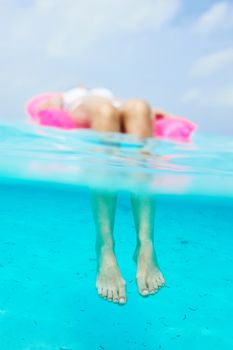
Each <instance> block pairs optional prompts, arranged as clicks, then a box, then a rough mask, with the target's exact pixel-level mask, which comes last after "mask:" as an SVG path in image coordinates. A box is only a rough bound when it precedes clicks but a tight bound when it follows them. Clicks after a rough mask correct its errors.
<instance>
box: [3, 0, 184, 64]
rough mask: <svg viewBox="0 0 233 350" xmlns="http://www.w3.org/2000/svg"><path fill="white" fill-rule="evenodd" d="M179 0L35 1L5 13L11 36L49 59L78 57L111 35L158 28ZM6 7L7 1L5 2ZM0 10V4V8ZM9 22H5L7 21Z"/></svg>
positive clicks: (6, 7) (174, 12)
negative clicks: (39, 51)
mask: <svg viewBox="0 0 233 350" xmlns="http://www.w3.org/2000/svg"><path fill="white" fill-rule="evenodd" d="M180 2H181V0H111V1H109V0H98V1H94V0H66V1H64V0H36V1H35V2H34V3H33V5H32V4H31V5H30V6H23V7H18V8H17V9H16V10H15V9H14V8H12V4H11V5H7V2H6V1H4V10H5V12H6V10H8V16H7V17H8V24H6V25H7V26H8V27H9V26H10V27H11V28H12V30H11V35H12V37H14V39H17V40H18V41H19V42H21V44H22V45H24V43H25V44H27V45H28V46H29V43H30V44H31V46H32V47H36V46H37V47H38V48H41V51H42V52H44V53H45V54H48V55H50V56H52V57H64V56H70V55H79V54H80V53H81V52H83V51H85V50H86V49H89V48H90V47H91V46H92V45H95V44H96V43H98V41H101V40H102V39H105V38H108V37H110V36H111V34H119V33H121V34H122V33H123V34H125V35H127V34H128V33H132V32H135V31H136V32H137V31H139V30H140V31H141V30H147V29H155V30H156V29H159V28H160V27H161V26H163V25H164V24H165V23H167V22H169V21H170V20H172V19H173V18H174V17H175V15H176V14H177V12H178V10H179V7H180ZM9 4H10V2H9ZM0 11H1V5H0ZM1 13H4V11H1ZM10 18H11V19H12V20H11V21H10V22H11V23H9V19H10Z"/></svg>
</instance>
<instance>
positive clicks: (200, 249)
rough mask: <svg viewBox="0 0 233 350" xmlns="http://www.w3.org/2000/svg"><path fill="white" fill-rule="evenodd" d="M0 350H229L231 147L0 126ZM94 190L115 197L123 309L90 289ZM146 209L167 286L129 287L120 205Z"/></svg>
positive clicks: (129, 236)
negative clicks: (134, 202)
mask: <svg viewBox="0 0 233 350" xmlns="http://www.w3.org/2000/svg"><path fill="white" fill-rule="evenodd" d="M0 152H1V153H0V232H1V235H0V349H1V350H86V349H105V350H108V349H109V350H110V349H111V350H115V349H126V350H131V349H132V350H133V349H148V350H156V349H165V350H166V349H167V350H173V349H174V350H175V349H187V348H189V349H190V350H191V349H193V350H194V349H200V350H202V349H203V350H204V349H205V350H206V349H224V350H225V349H226V350H228V349H231V348H232V347H233V336H232V326H233V320H232V314H233V304H232V295H233V280H232V271H233V257H232V247H233V237H232V223H233V218H232V212H233V182H232V176H233V142H232V140H231V139H227V138H225V137H224V138H223V137H222V138H217V137H210V136H206V135H201V134H199V135H195V137H194V138H193V141H192V143H187V144H185V143H172V142H168V141H159V140H154V139H150V140H148V141H147V142H146V143H144V142H141V141H140V140H138V139H136V138H133V137H132V136H129V135H116V134H104V135H103V134H98V133H95V132H93V131H72V132H69V133H67V132H63V131H58V130H51V129H43V128H38V127H33V126H25V125H24V126H23V125H22V126H20V127H15V128H13V127H10V126H7V125H2V126H1V127H0ZM93 192H98V193H100V194H105V195H106V194H108V195H109V194H115V195H117V196H118V205H117V215H116V222H115V231H114V236H115V244H116V254H117V257H118V259H119V265H120V268H121V272H122V274H123V276H124V279H125V281H126V285H127V287H126V290H127V302H126V305H121V306H119V305H116V304H114V303H111V302H108V301H106V300H104V299H101V298H100V297H99V296H98V294H97V292H96V287H95V278H96V254H95V240H96V237H95V235H96V234H95V227H94V221H93V215H92V212H91V196H92V194H93ZM134 194H137V195H138V196H143V197H145V196H146V197H147V198H151V199H153V201H154V202H155V207H156V210H155V246H156V251H157V255H158V261H159V265H160V268H161V271H162V272H163V275H164V278H165V280H166V284H165V286H164V287H163V288H161V289H160V290H159V291H158V292H157V293H156V294H155V295H150V296H148V297H143V296H141V295H140V294H139V293H138V289H137V285H136V281H135V271H136V267H135V263H134V261H133V253H134V250H135V245H136V238H135V232H134V231H135V225H134V222H133V215H132V210H131V205H130V198H131V196H132V195H134Z"/></svg>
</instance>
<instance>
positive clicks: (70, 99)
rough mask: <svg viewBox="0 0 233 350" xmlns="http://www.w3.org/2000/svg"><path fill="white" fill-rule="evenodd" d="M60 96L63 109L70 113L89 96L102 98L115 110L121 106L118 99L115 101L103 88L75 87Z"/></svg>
mask: <svg viewBox="0 0 233 350" xmlns="http://www.w3.org/2000/svg"><path fill="white" fill-rule="evenodd" d="M62 96H63V103H64V108H65V109H68V110H70V111H73V110H74V109H75V108H77V107H78V106H80V105H81V104H82V103H83V102H84V100H85V99H86V98H87V97H90V96H100V97H104V98H106V99H108V100H109V101H110V102H111V103H112V105H113V106H114V107H116V108H119V107H120V106H121V104H122V102H121V101H120V100H119V99H117V98H116V97H115V96H114V95H113V93H112V92H111V91H109V90H107V89H104V88H97V89H91V90H90V89H87V88H85V87H77V88H74V89H71V90H68V91H66V92H64V93H63V95H62Z"/></svg>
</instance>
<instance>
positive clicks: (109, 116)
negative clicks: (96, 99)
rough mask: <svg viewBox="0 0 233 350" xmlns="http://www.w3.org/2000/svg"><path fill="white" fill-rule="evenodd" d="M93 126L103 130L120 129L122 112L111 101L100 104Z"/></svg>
mask: <svg viewBox="0 0 233 350" xmlns="http://www.w3.org/2000/svg"><path fill="white" fill-rule="evenodd" d="M92 125H93V128H94V129H96V130H102V131H108V130H109V131H119V130H120V113H119V111H118V110H117V109H116V108H114V106H112V104H111V103H108V102H104V103H101V104H98V106H96V108H95V112H94V115H93V124H92Z"/></svg>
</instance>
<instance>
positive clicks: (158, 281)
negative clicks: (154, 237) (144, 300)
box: [134, 242, 165, 296]
mask: <svg viewBox="0 0 233 350" xmlns="http://www.w3.org/2000/svg"><path fill="white" fill-rule="evenodd" d="M134 259H135V261H136V262H137V275H136V278H137V285H138V291H139V293H140V294H141V295H142V296H148V295H151V294H155V293H156V292H157V291H158V290H159V289H160V288H161V287H162V286H164V284H165V280H164V278H163V275H162V273H161V272H160V269H159V266H158V264H157V262H156V255H155V251H154V247H153V243H152V242H144V243H141V245H140V246H139V247H137V248H136V251H135V255H134Z"/></svg>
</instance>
